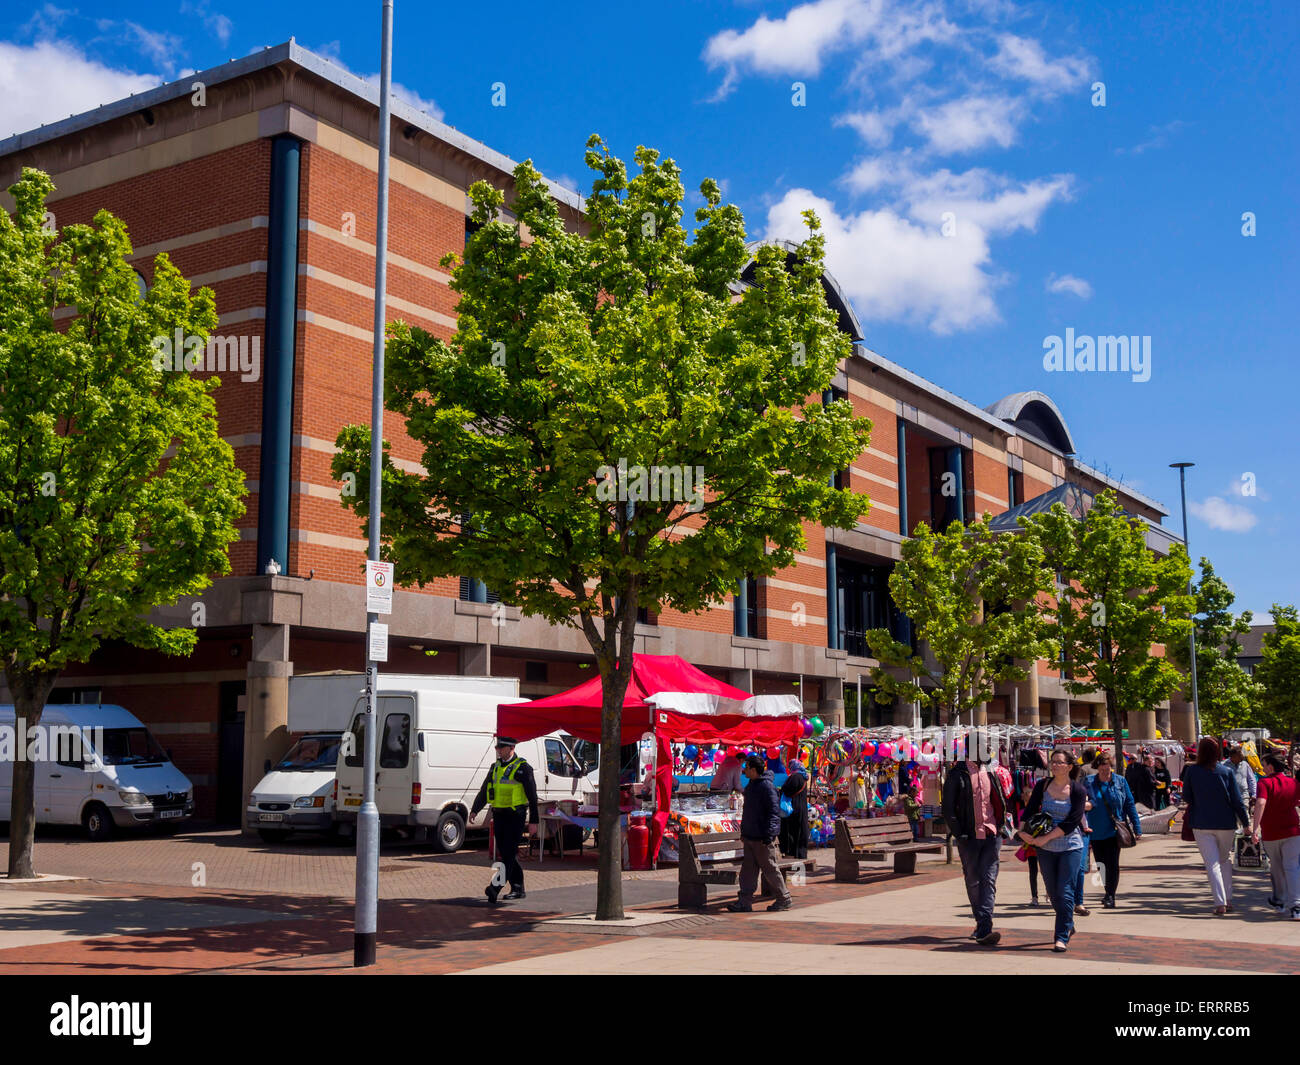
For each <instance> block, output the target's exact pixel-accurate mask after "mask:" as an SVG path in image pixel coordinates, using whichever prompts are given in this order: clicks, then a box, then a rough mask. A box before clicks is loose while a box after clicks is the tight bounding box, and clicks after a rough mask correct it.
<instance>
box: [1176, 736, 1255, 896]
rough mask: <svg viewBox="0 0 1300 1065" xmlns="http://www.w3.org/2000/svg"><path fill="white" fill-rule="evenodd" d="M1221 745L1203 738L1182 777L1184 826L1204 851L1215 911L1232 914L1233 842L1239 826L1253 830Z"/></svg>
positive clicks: (1210, 739)
mask: <svg viewBox="0 0 1300 1065" xmlns="http://www.w3.org/2000/svg"><path fill="white" fill-rule="evenodd" d="M1220 753H1221V752H1220V748H1219V743H1218V741H1217V740H1216V739H1214V737H1212V736H1204V737H1202V738H1201V742H1200V743H1199V744H1197V747H1196V761H1195V762H1194V763H1193V764H1192V765H1189V766H1188V767H1187V770H1186V773H1185V775H1184V777H1183V801H1184V802H1185V803H1186V804H1187V812H1186V813H1185V814H1184V815H1183V819H1184V825H1185V826H1186V827H1187V828H1190V829H1191V831H1192V838H1193V839H1194V840H1195V841H1196V849H1197V850H1199V851H1200V852H1201V861H1203V862H1204V863H1205V873H1206V875H1207V876H1208V877H1209V878H1210V891H1211V893H1212V894H1213V895H1214V903H1215V905H1214V912H1215V914H1216V915H1218V916H1220V917H1222V916H1223V915H1224V914H1225V913H1232V912H1233V908H1232V861H1231V858H1232V842H1233V836H1234V833H1235V829H1236V827H1237V825H1238V824H1240V825H1241V826H1242V828H1244V829H1245V830H1246V831H1247V832H1249V831H1250V815H1249V814H1248V813H1246V805H1245V803H1243V802H1242V801H1241V792H1240V791H1238V789H1237V780H1236V777H1234V776H1233V773H1232V769H1231V768H1230V767H1229V766H1228V765H1227V764H1226V763H1224V762H1222V761H1220V760H1219V759H1220Z"/></svg>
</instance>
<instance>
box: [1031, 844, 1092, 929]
mask: <svg viewBox="0 0 1300 1065" xmlns="http://www.w3.org/2000/svg"><path fill="white" fill-rule="evenodd" d="M1082 864H1083V848H1082V847H1080V848H1079V849H1078V850H1072V851H1045V850H1039V852H1038V868H1039V870H1040V871H1041V872H1042V874H1043V883H1044V884H1046V885H1047V892H1048V894H1049V895H1051V896H1052V909H1053V910H1055V911H1056V939H1057V940H1058V941H1060V942H1062V943H1068V942H1070V937H1071V936H1072V935H1074V892H1075V887H1076V886H1077V881H1078V879H1079V868H1080V866H1081V865H1082Z"/></svg>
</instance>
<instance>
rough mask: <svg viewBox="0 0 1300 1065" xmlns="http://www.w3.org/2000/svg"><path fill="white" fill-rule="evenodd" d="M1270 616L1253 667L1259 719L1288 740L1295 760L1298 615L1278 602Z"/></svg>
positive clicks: (1299, 742) (1299, 729) (1299, 725)
mask: <svg viewBox="0 0 1300 1065" xmlns="http://www.w3.org/2000/svg"><path fill="white" fill-rule="evenodd" d="M1269 613H1270V614H1271V615H1272V617H1273V631H1272V632H1270V633H1266V634H1265V636H1264V640H1263V647H1262V648H1261V657H1262V661H1261V662H1260V663H1259V665H1257V666H1256V667H1255V680H1256V682H1257V683H1258V684H1259V685H1260V688H1261V689H1262V690H1261V693H1260V700H1259V705H1260V716H1261V717H1262V718H1263V724H1264V725H1266V726H1267V727H1268V729H1269V730H1270V731H1271V732H1272V733H1274V735H1277V736H1289V737H1291V756H1292V758H1293V759H1294V758H1295V756H1296V752H1297V750H1300V614H1297V612H1296V608H1295V607H1294V606H1293V605H1288V606H1282V605H1281V604H1279V603H1274V604H1273V608H1272V610H1270V611H1269ZM1293 764H1294V763H1293Z"/></svg>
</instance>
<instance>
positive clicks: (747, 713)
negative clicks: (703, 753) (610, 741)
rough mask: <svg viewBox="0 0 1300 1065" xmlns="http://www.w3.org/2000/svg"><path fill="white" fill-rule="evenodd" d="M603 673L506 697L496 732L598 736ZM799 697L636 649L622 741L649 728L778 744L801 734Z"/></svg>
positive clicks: (681, 735)
mask: <svg viewBox="0 0 1300 1065" xmlns="http://www.w3.org/2000/svg"><path fill="white" fill-rule="evenodd" d="M601 696H602V687H601V678H600V677H599V676H595V677H592V678H591V680H589V681H586V682H584V683H582V684H579V685H578V686H577V687H576V688H571V689H569V690H568V691H566V692H560V693H558V694H556V695H548V696H546V697H545V698H544V699H534V700H533V701H532V702H527V703H501V704H500V705H499V706H498V707H497V731H498V733H499V734H500V735H503V736H511V737H513V738H514V739H517V740H527V739H532V738H533V737H535V736H544V735H546V733H548V732H557V731H563V732H567V733H568V734H569V735H571V736H576V737H577V738H578V739H580V740H588V741H590V742H591V743H599V742H600V709H601ZM800 717H801V714H800V709H799V701H798V699H797V698H796V697H795V696H793V695H758V696H755V695H750V694H749V693H748V692H745V691H742V690H741V689H740V688H734V687H732V686H731V685H730V684H725V683H723V682H722V681H720V680H716V679H715V678H713V677H710V676H709V675H708V674H707V673H705V672H704V671H703V670H700V669H697V668H696V667H695V666H693V665H691V664H690V663H689V662H687V661H686V660H685V659H683V658H679V657H678V656H677V655H634V656H633V659H632V678H631V680H630V681H629V682H628V687H627V694H626V695H625V696H624V698H623V727H622V731H621V734H620V740H619V742H620V743H623V744H628V743H636V742H637V741H638V740H639V739H640V738H641V737H642V736H643V735H644V734H645V733H647V732H654V733H657V734H658V735H659V736H661V737H662V738H665V739H671V740H689V741H691V742H693V743H754V744H760V745H768V746H770V745H774V744H779V743H787V742H791V741H794V740H797V739H799V738H800V737H801V736H802V735H803V731H802V726H801V724H800Z"/></svg>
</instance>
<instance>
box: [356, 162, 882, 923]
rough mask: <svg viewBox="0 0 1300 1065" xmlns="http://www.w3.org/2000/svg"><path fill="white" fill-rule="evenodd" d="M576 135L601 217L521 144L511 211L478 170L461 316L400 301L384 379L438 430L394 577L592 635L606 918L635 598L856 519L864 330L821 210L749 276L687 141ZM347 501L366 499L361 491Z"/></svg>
mask: <svg viewBox="0 0 1300 1065" xmlns="http://www.w3.org/2000/svg"><path fill="white" fill-rule="evenodd" d="M585 159H586V164H587V166H588V167H589V168H591V169H592V170H593V171H594V172H595V175H596V176H595V179H594V181H593V184H592V192H591V195H590V197H589V198H588V199H587V201H586V215H585V222H586V232H584V233H575V232H571V231H569V230H567V229H566V228H565V226H564V224H563V220H562V218H561V216H560V213H559V211H558V208H557V206H556V204H555V202H554V201H553V199H552V198H551V196H550V195H549V193H548V191H547V189H546V186H545V185H544V183H543V182H542V180H541V178H540V175H539V174H538V173H537V171H536V170H535V169H534V168H533V167H532V165H531V163H529V162H525V163H522V164H520V165H519V166H518V167H517V168H516V169H515V172H514V185H515V196H514V202H513V204H512V210H513V212H514V218H513V219H510V220H507V219H504V218H502V217H501V215H500V212H499V208H500V207H501V206H502V204H503V203H504V197H503V194H502V193H501V192H500V191H499V190H497V189H494V188H492V187H491V186H489V185H487V184H486V183H484V182H478V183H476V184H475V185H474V186H473V188H471V190H470V197H471V200H472V202H473V205H474V210H473V221H474V222H475V223H477V224H478V226H479V228H478V229H477V231H476V232H475V233H474V234H473V236H472V237H471V238H470V239H469V240H468V241H467V243H466V247H465V254H464V261H463V262H461V263H459V264H456V262H455V257H454V256H450V255H449V256H448V257H447V258H446V259H444V260H443V263H444V265H445V266H449V267H450V266H453V265H454V270H453V280H452V283H451V287H452V289H453V290H454V291H455V292H457V293H458V294H459V297H460V300H459V305H458V308H457V314H458V318H457V331H456V333H455V335H454V336H453V337H452V338H451V340H450V341H447V342H444V341H442V340H439V339H437V338H435V337H433V336H431V335H430V334H428V333H426V332H424V331H422V330H419V329H414V328H409V327H407V326H406V325H403V324H401V323H396V324H394V325H393V326H391V327H390V330H389V336H390V345H389V354H388V359H389V361H388V367H389V372H388V377H387V387H386V396H385V402H386V405H387V407H388V409H389V410H392V411H395V412H397V413H399V414H401V415H403V416H404V417H405V419H406V431H407V432H408V433H409V434H410V436H411V437H412V438H413V439H415V440H417V441H419V442H420V443H421V444H422V445H423V459H422V463H423V466H424V470H425V473H424V474H423V475H416V474H409V473H404V472H402V471H399V470H397V469H395V468H394V467H393V466H392V465H391V463H390V462H389V461H388V460H387V458H386V459H385V469H384V473H383V475H384V493H385V494H384V508H383V510H384V522H383V539H384V545H385V547H384V551H385V557H386V558H389V559H392V560H393V561H394V562H395V564H396V572H397V575H398V579H399V580H400V581H403V582H405V583H408V584H409V583H418V584H424V583H426V582H428V581H430V580H432V579H434V578H436V577H444V576H450V575H456V574H463V575H466V576H469V577H473V578H477V579H479V580H482V581H485V582H486V583H487V584H488V586H489V587H491V588H492V589H493V591H495V592H496V593H497V594H498V595H499V596H500V597H501V600H502V601H503V602H505V603H508V604H513V605H517V606H518V607H520V608H521V609H522V610H523V611H524V612H525V613H527V614H532V615H538V616H541V617H543V618H546V619H547V620H548V621H550V622H552V623H555V624H560V625H570V626H577V627H580V628H581V630H582V632H583V634H584V635H585V636H586V639H587V641H588V643H589V644H590V646H591V649H592V652H593V653H594V655H595V658H596V664H597V666H598V668H599V671H600V676H601V680H602V683H603V688H604V696H603V717H602V729H601V738H602V741H601V745H600V840H601V849H600V855H599V877H598V887H597V916H598V917H599V918H600V919H602V920H609V919H617V918H619V917H621V916H622V881H621V874H620V870H619V857H620V855H619V847H618V840H619V830H618V820H617V819H618V774H619V762H618V754H619V739H620V729H621V722H622V703H623V698H624V695H625V694H626V691H627V685H628V681H629V679H630V676H631V670H632V651H633V646H634V644H633V638H634V635H635V625H636V617H637V610H638V608H639V607H642V606H647V607H650V608H652V609H656V610H657V609H661V608H662V607H665V606H667V607H672V608H674V609H676V610H680V611H687V612H693V611H700V610H704V609H707V608H709V607H710V606H714V605H717V604H718V603H720V602H722V601H724V600H725V599H726V597H727V596H728V595H729V594H730V593H731V592H732V591H733V590H734V588H735V587H736V583H737V581H738V580H739V579H740V578H741V577H743V576H746V575H750V574H753V575H765V574H770V573H772V572H774V571H776V570H778V569H780V568H782V567H784V566H788V565H790V564H791V563H792V562H793V559H794V552H795V551H796V550H798V549H800V548H802V547H803V546H804V544H805V539H806V527H805V523H808V522H818V523H821V524H822V525H829V526H839V527H852V526H853V525H854V523H855V522H856V521H857V520H858V518H859V516H860V515H861V514H862V513H863V512H864V511H865V510H866V508H867V506H868V503H867V500H866V497H865V496H861V495H855V494H853V493H850V492H845V491H839V490H837V489H835V488H833V487H832V486H831V485H830V478H831V476H832V475H833V474H834V473H835V471H837V470H839V469H842V468H843V467H844V466H846V465H847V464H848V463H849V461H850V460H851V459H852V458H853V457H854V456H856V455H858V454H859V453H860V452H861V451H862V449H863V448H864V447H865V446H866V443H867V439H868V431H869V428H870V423H869V422H868V421H867V420H866V419H865V418H862V419H857V418H854V417H853V414H852V411H851V408H850V405H849V404H848V403H847V402H845V401H838V402H834V403H830V404H828V405H823V404H822V403H821V402H820V400H819V397H820V394H821V393H822V391H823V390H824V389H826V388H828V387H829V384H830V381H831V379H832V377H833V376H834V374H835V372H836V368H837V366H838V365H839V364H840V363H841V361H842V360H844V359H845V358H846V357H847V356H848V355H849V354H850V351H851V346H850V341H849V338H848V337H847V336H846V335H845V334H844V333H843V332H841V331H840V330H839V328H838V326H837V319H836V316H835V314H834V313H833V312H832V311H831V309H830V308H829V307H828V306H827V302H826V297H825V292H824V290H823V286H822V280H821V278H822V270H823V266H822V260H823V255H824V240H823V237H822V235H821V233H820V232H819V228H818V225H817V222H816V219H815V218H814V217H813V216H812V215H811V214H808V215H806V216H805V217H806V218H807V221H808V226H809V233H808V235H807V238H806V239H805V240H804V242H803V243H802V244H801V245H800V246H799V249H798V253H797V254H796V255H795V256H794V257H793V261H792V262H790V263H788V262H787V255H786V252H785V250H784V249H781V248H778V247H774V246H762V247H760V248H758V249H757V251H755V252H754V258H755V260H756V266H755V274H754V278H753V280H754V284H753V286H752V287H749V288H747V289H745V290H744V292H743V293H738V292H737V291H736V288H735V286H736V283H737V281H738V279H739V277H740V274H741V272H742V270H743V269H744V267H745V265H746V263H747V261H748V260H749V252H748V251H747V250H746V244H745V231H744V223H743V219H742V217H741V214H740V212H739V210H737V209H736V208H735V207H734V206H731V205H724V204H723V203H722V202H721V197H720V194H719V190H718V186H717V185H716V184H715V183H714V182H713V181H711V180H706V181H705V182H704V183H703V184H702V185H701V186H700V191H701V193H702V195H703V198H704V206H703V207H701V208H699V209H698V210H697V211H696V213H695V218H696V221H697V222H699V223H700V225H699V227H698V228H697V229H696V230H695V232H694V239H693V241H689V242H688V239H687V233H686V231H685V229H684V228H683V226H682V200H683V197H684V190H683V187H682V184H681V181H680V177H679V173H680V172H679V170H678V168H677V167H676V165H675V164H674V163H673V162H672V161H671V160H667V159H665V160H664V161H662V162H660V161H659V156H658V153H657V152H655V151H652V150H650V149H647V148H639V149H638V150H637V152H636V165H637V167H638V168H639V172H638V173H637V174H636V175H635V176H634V177H632V178H631V179H630V180H629V178H628V176H627V171H626V169H625V167H624V164H623V163H622V162H621V161H620V160H618V159H617V158H614V157H613V156H612V155H610V153H609V152H608V150H606V149H605V146H604V144H603V142H602V141H601V140H600V139H599V138H598V137H592V138H591V139H590V140H589V141H588V144H587V152H586V156H585ZM810 397H817V398H815V399H810ZM338 446H339V449H340V451H339V454H338V455H337V456H336V458H335V462H334V472H335V476H336V477H341V476H342V475H343V474H344V473H345V472H348V471H363V472H362V473H360V474H359V475H358V477H357V482H358V484H366V483H367V482H368V477H369V433H368V430H367V429H365V428H363V427H358V426H350V427H347V428H345V429H344V430H343V431H342V432H341V433H340V434H339V436H338ZM386 447H387V444H385V448H386ZM385 454H387V452H386V451H385ZM350 505H354V507H355V509H356V511H357V512H358V513H359V514H361V515H362V516H366V515H367V514H368V508H369V501H368V499H367V498H366V497H365V496H361V497H358V498H357V499H356V500H355V502H354V503H352V504H350Z"/></svg>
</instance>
